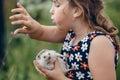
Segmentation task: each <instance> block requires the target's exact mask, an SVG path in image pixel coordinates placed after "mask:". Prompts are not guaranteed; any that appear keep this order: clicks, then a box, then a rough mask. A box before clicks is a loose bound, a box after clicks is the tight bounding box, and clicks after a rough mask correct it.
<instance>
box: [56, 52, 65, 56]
mask: <svg viewBox="0 0 120 80" xmlns="http://www.w3.org/2000/svg"><path fill="white" fill-rule="evenodd" d="M55 54H57V57H64V56H63V55H61V54H60V53H55Z"/></svg>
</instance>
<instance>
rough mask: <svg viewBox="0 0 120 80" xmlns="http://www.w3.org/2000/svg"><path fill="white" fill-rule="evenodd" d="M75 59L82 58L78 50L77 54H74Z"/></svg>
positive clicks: (79, 59)
mask: <svg viewBox="0 0 120 80" xmlns="http://www.w3.org/2000/svg"><path fill="white" fill-rule="evenodd" d="M75 59H76V60H77V61H81V60H82V55H80V52H78V53H77V54H75Z"/></svg>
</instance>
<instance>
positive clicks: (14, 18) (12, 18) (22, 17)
mask: <svg viewBox="0 0 120 80" xmlns="http://www.w3.org/2000/svg"><path fill="white" fill-rule="evenodd" d="M9 19H11V20H17V19H23V20H27V19H26V16H25V15H22V14H16V15H13V16H10V17H9Z"/></svg>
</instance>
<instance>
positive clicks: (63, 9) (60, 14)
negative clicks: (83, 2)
mask: <svg viewBox="0 0 120 80" xmlns="http://www.w3.org/2000/svg"><path fill="white" fill-rule="evenodd" d="M52 1H53V5H52V7H51V9H50V13H51V19H52V22H53V23H55V24H56V25H57V26H58V27H59V26H60V29H70V26H71V23H72V22H73V21H72V18H73V17H72V11H73V8H71V7H70V6H69V2H68V1H67V0H52Z"/></svg>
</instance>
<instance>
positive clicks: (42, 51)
mask: <svg viewBox="0 0 120 80" xmlns="http://www.w3.org/2000/svg"><path fill="white" fill-rule="evenodd" d="M47 50H48V49H43V50H41V51H40V52H39V53H38V54H37V56H36V59H40V56H41V55H42V54H43V53H44V52H45V51H47ZM38 56H39V57H38Z"/></svg>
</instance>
